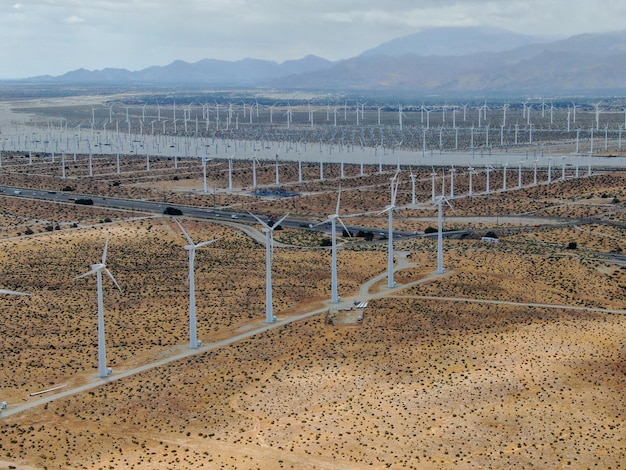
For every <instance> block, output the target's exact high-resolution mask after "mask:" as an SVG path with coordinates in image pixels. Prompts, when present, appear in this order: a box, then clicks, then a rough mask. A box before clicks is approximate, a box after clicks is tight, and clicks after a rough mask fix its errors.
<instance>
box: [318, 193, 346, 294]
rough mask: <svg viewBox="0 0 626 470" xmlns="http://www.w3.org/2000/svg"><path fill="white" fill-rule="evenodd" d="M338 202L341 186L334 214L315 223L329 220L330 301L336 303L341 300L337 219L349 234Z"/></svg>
mask: <svg viewBox="0 0 626 470" xmlns="http://www.w3.org/2000/svg"><path fill="white" fill-rule="evenodd" d="M340 202H341V187H340V188H339V193H338V194H337V206H336V208H335V213H334V214H330V215H329V216H328V219H327V220H325V221H324V222H321V223H320V224H316V225H321V224H323V223H326V222H330V235H331V240H332V244H331V255H332V260H331V276H330V291H331V298H330V301H331V302H332V303H337V302H339V301H340V300H341V297H339V293H338V283H339V282H338V280H337V220H339V223H340V224H341V225H342V226H343V228H344V229H345V230H346V232H348V235H350V231H349V230H348V228H347V227H346V226H345V224H344V223H343V221H342V220H341V219H340V218H339V204H340Z"/></svg>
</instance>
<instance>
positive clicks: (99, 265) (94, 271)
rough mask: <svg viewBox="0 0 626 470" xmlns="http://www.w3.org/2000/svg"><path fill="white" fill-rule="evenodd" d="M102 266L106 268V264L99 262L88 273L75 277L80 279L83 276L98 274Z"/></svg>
mask: <svg viewBox="0 0 626 470" xmlns="http://www.w3.org/2000/svg"><path fill="white" fill-rule="evenodd" d="M102 268H104V265H103V264H98V265H97V267H96V268H93V269H90V270H89V271H87V272H86V273H84V274H81V275H80V276H76V277H75V278H74V279H80V278H83V277H87V276H91V275H92V274H96V273H97V272H98V271H100V270H101V269H102Z"/></svg>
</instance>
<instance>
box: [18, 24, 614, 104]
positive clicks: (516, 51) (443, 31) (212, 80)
mask: <svg viewBox="0 0 626 470" xmlns="http://www.w3.org/2000/svg"><path fill="white" fill-rule="evenodd" d="M38 80H41V81H46V82H50V81H52V82H55V83H62V84H68V83H84V84H90V83H92V84H141V83H144V84H165V85H184V84H201V85H206V86H218V85H219V86H228V87H241V86H246V87H252V86H253V87H272V88H283V89H294V90H298V89H307V90H328V91H335V90H341V91H354V92H365V91H371V92H381V91H385V92H392V91H398V92H412V93H443V92H447V93H452V92H454V93H460V94H468V93H481V94H490V93H492V94H493V93H515V92H517V93H528V94H541V95H545V94H547V93H551V94H567V93H584V92H598V91H608V90H610V91H611V92H615V93H626V31H618V32H612V33H604V34H580V35H576V36H572V37H570V38H567V39H561V40H556V41H547V40H546V39H545V38H537V37H533V36H526V35H521V34H515V33H511V32H508V31H504V30H500V29H493V28H437V29H429V30H425V31H422V32H420V33H417V34H414V35H410V36H406V37H403V38H398V39H395V40H393V41H389V42H387V43H385V44H382V45H380V46H378V47H376V48H374V49H370V50H368V51H365V52H363V53H362V54H360V55H359V56H356V57H353V58H350V59H346V60H342V61H338V62H331V61H329V60H326V59H323V58H320V57H316V56H307V57H304V58H303V59H300V60H291V61H286V62H283V63H280V64H279V63H277V62H272V61H265V60H257V59H245V60H240V61H234V62H230V61H222V60H215V59H204V60H201V61H199V62H195V63H188V62H184V61H174V62H172V63H171V64H169V65H166V66H153V67H148V68H146V69H143V70H140V71H136V72H130V71H128V70H125V69H115V68H106V69H103V70H95V71H88V70H85V69H79V70H75V71H72V72H68V73H66V74H64V75H61V76H58V77H48V76H46V77H39V78H37V77H35V78H33V79H30V81H38Z"/></svg>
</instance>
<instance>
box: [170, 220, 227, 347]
mask: <svg viewBox="0 0 626 470" xmlns="http://www.w3.org/2000/svg"><path fill="white" fill-rule="evenodd" d="M174 221H175V222H176V224H178V226H179V227H180V230H181V231H182V232H183V235H185V238H186V239H187V241H188V242H189V245H185V247H184V248H185V250H187V251H188V252H189V347H190V348H191V349H196V348H198V346H202V341H198V328H197V319H196V275H195V269H194V264H195V259H196V250H197V249H198V248H202V247H203V246H207V245H210V244H211V243H214V242H216V241H217V238H216V239H214V240H209V241H205V242H200V243H194V242H193V240H192V239H191V237H190V236H189V234H188V233H187V231H186V230H185V229H184V227H183V226H182V225H181V224H180V222H179V221H178V220H176V219H174Z"/></svg>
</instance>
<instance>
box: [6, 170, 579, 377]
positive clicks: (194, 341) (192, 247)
mask: <svg viewBox="0 0 626 470" xmlns="http://www.w3.org/2000/svg"><path fill="white" fill-rule="evenodd" d="M492 170H493V168H492V167H488V168H486V169H485V171H486V176H487V188H486V193H489V192H490V188H489V173H490V171H492ZM468 171H469V178H470V179H469V195H470V196H471V195H472V180H471V178H472V175H473V174H474V172H475V170H474V169H473V168H469V170H468ZM519 172H520V173H519V175H520V176H519V181H520V182H521V165H520V169H519ZM577 173H578V172H577ZM454 174H455V169H454V168H451V169H450V192H449V196H450V198H454V197H455V195H454ZM548 175H549V176H548V183H550V182H551V176H550V175H551V169H550V168H549V171H548ZM431 177H432V203H433V204H436V205H437V208H438V237H437V273H438V274H442V273H444V272H445V269H444V266H443V235H442V233H443V205H444V204H447V205H449V206H450V202H449V200H448V198H447V197H446V195H445V189H446V185H445V172H444V174H443V175H442V192H441V195H436V194H435V178H436V177H438V173H437V172H435V171H434V168H433V172H432V173H431ZM534 178H535V179H534V184H537V169H536V166H535V176H534ZM411 181H412V188H413V194H412V205H413V206H415V202H416V201H415V175H414V174H413V172H412V171H411ZM399 184H400V178H399V169H398V171H396V173H395V175H394V176H393V177H392V178H391V184H390V203H389V205H387V206H386V207H385V208H384V209H382V210H381V211H379V212H378V213H379V214H383V213H387V215H388V252H387V256H388V266H387V287H388V288H389V289H393V288H395V287H396V282H395V280H394V243H393V215H394V212H395V211H396V209H397V206H396V199H397V194H398V187H399ZM520 185H521V183H520ZM502 189H503V191H506V190H507V187H506V165H505V166H504V167H503V188H502ZM340 204H341V187H340V188H339V191H338V196H337V204H336V206H335V212H334V213H332V214H329V215H328V216H327V219H326V220H324V221H323V222H321V223H320V224H323V223H327V222H329V223H330V226H331V299H330V301H331V303H338V302H340V301H341V297H340V296H339V281H338V272H337V271H338V269H337V222H339V223H340V224H341V225H342V226H343V228H344V229H345V230H346V232H347V233H348V235H349V236H350V231H349V230H348V228H347V227H346V225H345V224H344V222H343V220H342V218H341V216H340ZM450 207H451V206H450ZM250 215H252V216H253V217H254V219H255V220H257V221H258V222H259V223H260V224H261V226H262V231H263V233H265V246H266V286H265V287H266V298H265V305H266V312H265V321H266V322H267V323H273V322H275V321H276V320H277V318H276V316H275V315H274V312H273V288H272V258H273V251H274V239H273V233H274V230H275V229H276V228H277V227H278V226H280V224H281V223H282V222H283V221H284V220H285V219H286V218H287V217H288V214H286V215H285V216H283V217H282V218H280V219H279V220H277V221H276V222H274V223H273V224H271V225H270V224H268V223H266V222H264V221H262V220H261V219H260V218H259V217H257V216H255V215H254V214H250ZM356 215H362V214H354V215H344V216H343V217H351V216H356ZM174 220H175V222H176V224H177V225H178V226H179V228H180V229H181V232H182V233H183V235H184V237H185V239H186V240H187V242H188V244H187V245H185V246H184V249H185V250H187V251H188V252H189V275H188V279H189V347H190V348H191V349H196V348H198V347H200V346H201V345H202V342H201V341H200V340H198V337H197V315H196V293H195V254H196V250H197V249H200V248H203V247H205V246H208V245H210V244H212V243H214V242H216V241H217V239H213V240H208V241H202V242H199V243H196V242H194V240H193V239H192V238H191V236H190V235H189V234H188V232H187V231H186V230H185V228H184V227H183V226H182V224H180V222H179V221H178V220H176V219H174ZM320 224H318V225H320ZM108 245H109V237H108V236H107V238H106V241H105V244H104V249H103V253H102V257H101V260H100V262H99V263H96V264H93V265H91V269H90V270H89V271H87V272H86V273H84V274H82V275H80V276H78V277H77V278H76V279H79V278H84V277H88V276H92V275H94V274H95V275H96V293H97V308H98V375H99V377H101V378H104V377H107V376H108V375H110V374H111V372H112V370H111V369H110V368H108V367H107V360H106V338H105V321H104V299H103V273H104V274H106V276H108V277H109V278H110V279H111V281H112V282H113V284H114V285H115V287H116V288H117V289H118V290H119V291H120V293H122V294H123V291H122V289H121V287H120V286H119V284H118V282H117V280H116V279H115V277H114V276H113V274H112V273H111V272H110V271H109V269H108V268H107V265H106V260H107V252H108ZM0 294H8V295H29V294H26V293H23V292H19V291H11V290H0Z"/></svg>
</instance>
